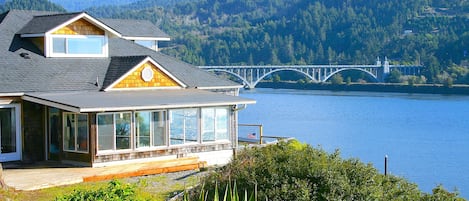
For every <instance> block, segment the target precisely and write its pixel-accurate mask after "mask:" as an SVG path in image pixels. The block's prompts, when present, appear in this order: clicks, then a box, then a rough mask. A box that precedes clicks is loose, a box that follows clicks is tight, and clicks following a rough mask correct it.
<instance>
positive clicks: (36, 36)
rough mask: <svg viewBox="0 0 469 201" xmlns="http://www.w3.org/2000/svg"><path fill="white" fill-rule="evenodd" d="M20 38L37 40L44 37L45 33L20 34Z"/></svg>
mask: <svg viewBox="0 0 469 201" xmlns="http://www.w3.org/2000/svg"><path fill="white" fill-rule="evenodd" d="M20 36H21V38H38V37H44V36H46V34H45V33H36V34H21V35H20Z"/></svg>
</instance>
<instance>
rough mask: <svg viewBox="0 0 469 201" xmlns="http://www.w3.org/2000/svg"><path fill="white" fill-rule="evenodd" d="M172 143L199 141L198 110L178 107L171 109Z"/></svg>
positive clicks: (170, 135)
mask: <svg viewBox="0 0 469 201" xmlns="http://www.w3.org/2000/svg"><path fill="white" fill-rule="evenodd" d="M169 128H170V134H169V137H170V144H171V145H178V144H187V143H196V142H198V138H199V132H198V130H199V129H198V110H197V109H195V108H193V109H177V110H170V111H169Z"/></svg>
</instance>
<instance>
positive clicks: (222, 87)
mask: <svg viewBox="0 0 469 201" xmlns="http://www.w3.org/2000/svg"><path fill="white" fill-rule="evenodd" d="M243 87H244V86H243V85H233V86H219V87H217V86H214V87H196V88H197V89H204V90H210V89H240V88H243Z"/></svg>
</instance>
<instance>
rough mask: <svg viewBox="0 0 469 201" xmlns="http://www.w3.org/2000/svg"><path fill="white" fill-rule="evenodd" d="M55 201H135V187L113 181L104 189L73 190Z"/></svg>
mask: <svg viewBox="0 0 469 201" xmlns="http://www.w3.org/2000/svg"><path fill="white" fill-rule="evenodd" d="M55 200H56V201H95V200H106V201H126V200H129V201H130V200H136V198H135V186H133V185H131V184H122V183H121V182H119V181H116V180H113V181H110V182H109V183H108V186H107V187H105V188H100V189H96V190H75V191H74V192H73V193H71V194H69V195H65V196H59V197H57V198H56V199H55Z"/></svg>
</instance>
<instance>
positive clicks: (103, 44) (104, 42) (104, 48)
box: [46, 34, 108, 57]
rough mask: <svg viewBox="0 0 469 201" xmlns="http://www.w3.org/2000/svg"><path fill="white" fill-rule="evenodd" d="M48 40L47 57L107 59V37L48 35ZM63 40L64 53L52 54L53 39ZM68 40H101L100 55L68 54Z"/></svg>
mask: <svg viewBox="0 0 469 201" xmlns="http://www.w3.org/2000/svg"><path fill="white" fill-rule="evenodd" d="M48 38H49V40H48V43H47V44H48V47H49V48H46V49H47V50H48V51H47V52H48V57H107V56H108V38H107V35H63V34H50V35H49V37H48ZM60 38H63V39H64V43H65V44H64V48H65V50H64V51H65V52H64V53H60V52H54V39H60ZM69 39H100V40H101V53H99V54H92V53H69V51H70V49H69Z"/></svg>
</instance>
